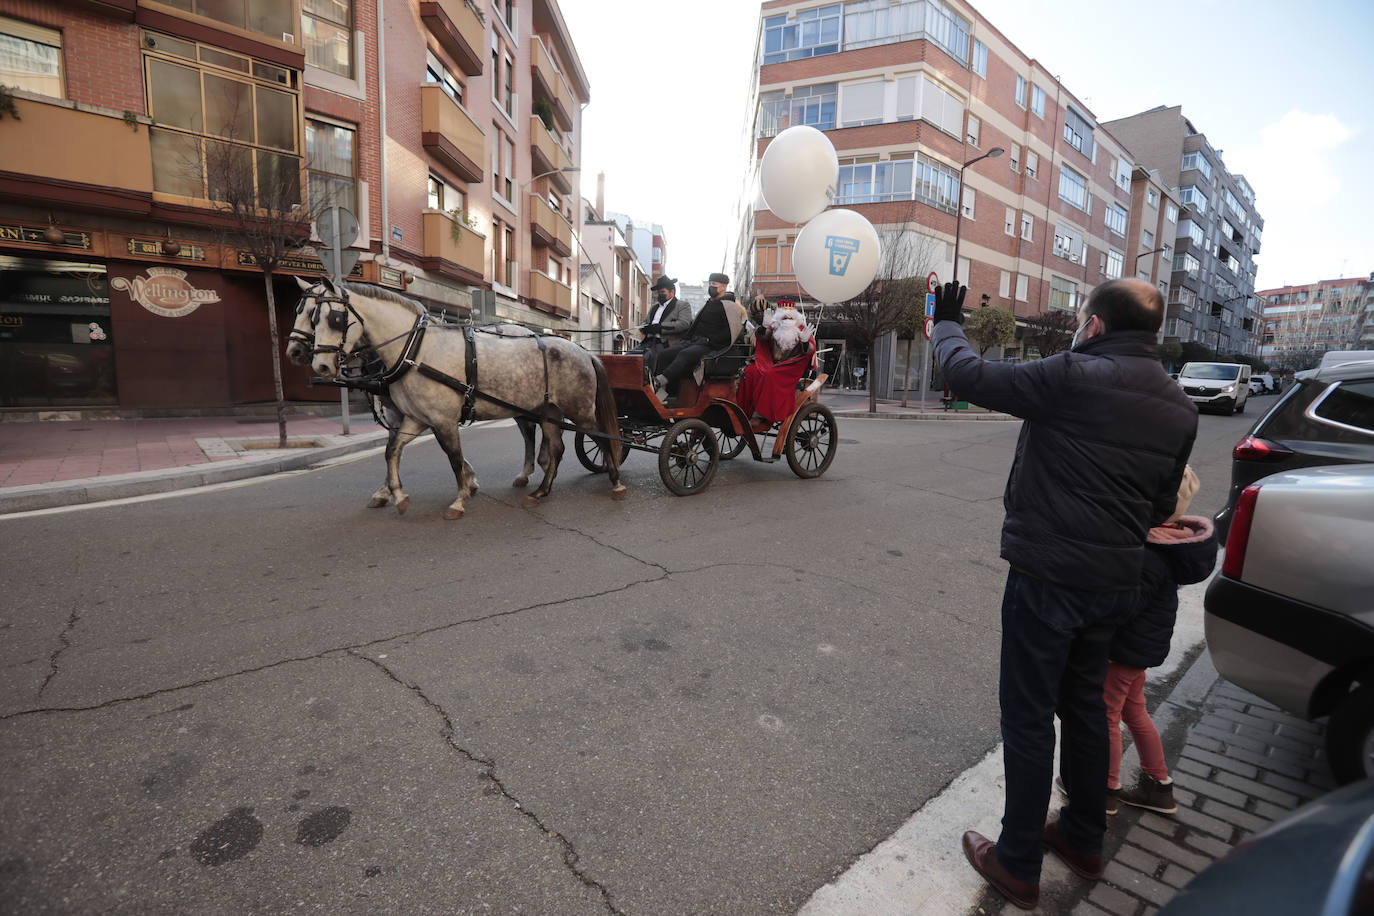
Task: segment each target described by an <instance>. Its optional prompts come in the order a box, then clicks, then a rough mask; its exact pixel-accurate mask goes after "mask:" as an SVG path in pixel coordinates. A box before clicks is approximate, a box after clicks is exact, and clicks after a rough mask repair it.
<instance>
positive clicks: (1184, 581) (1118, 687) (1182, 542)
mask: <svg viewBox="0 0 1374 916" xmlns="http://www.w3.org/2000/svg"><path fill="white" fill-rule="evenodd" d="M1197 488H1198V479H1197V475H1196V474H1194V473H1193V469H1192V468H1191V467H1189V468H1185V469H1184V471H1183V483H1182V484H1181V485H1180V486H1179V490H1178V503H1177V505H1176V506H1175V508H1174V514H1173V516H1171V517H1170V518H1169V520H1168V521H1166V522H1165V523H1164V524H1162V525H1160V526H1159V527H1157V528H1151V529H1150V533H1149V535H1148V536H1147V537H1146V539H1145V566H1144V569H1143V570H1142V571H1141V579H1140V604H1139V606H1138V608H1137V610H1136V612H1135V614H1134V616H1132V617H1131V619H1130V620H1129V621H1128V622H1126V623H1125V624H1123V625H1122V626H1121V628H1120V629H1118V630H1117V631H1116V636H1115V637H1114V638H1113V639H1112V646H1111V651H1110V654H1109V658H1110V662H1109V664H1108V665H1107V680H1106V682H1105V683H1104V684H1103V687H1102V699H1103V700H1104V701H1105V702H1106V704H1107V736H1108V741H1109V743H1110V748H1111V755H1110V757H1109V758H1108V766H1107V808H1108V812H1107V813H1109V814H1114V813H1115V808H1116V805H1115V803H1114V800H1113V799H1114V798H1115V799H1119V800H1120V801H1121V802H1123V803H1124V804H1127V805H1132V806H1134V807H1136V808H1148V809H1149V810H1151V811H1158V812H1159V813H1161V814H1173V813H1174V812H1176V811H1177V810H1178V805H1177V804H1175V802H1174V785H1173V782H1174V781H1173V780H1172V779H1171V778H1170V777H1169V768H1168V767H1167V766H1166V765H1165V763H1164V748H1163V745H1161V743H1160V740H1159V732H1158V731H1157V730H1156V729H1155V724H1154V722H1152V721H1151V720H1150V714H1149V712H1148V711H1147V710H1146V709H1145V669H1147V668H1153V667H1155V666H1157V665H1160V664H1163V662H1164V659H1165V657H1166V656H1168V654H1169V643H1170V641H1171V640H1172V639H1173V635H1174V618H1175V617H1176V616H1177V614H1178V587H1179V586H1180V585H1191V584H1193V583H1195V582H1201V581H1203V580H1204V579H1206V578H1207V577H1208V576H1209V575H1211V573H1212V568H1213V567H1214V566H1215V565H1216V559H1217V544H1216V537H1215V536H1214V532H1213V530H1212V523H1211V521H1209V520H1208V519H1206V518H1201V517H1199V516H1195V515H1189V516H1185V515H1184V514H1183V513H1184V512H1185V511H1186V510H1187V508H1188V503H1189V502H1190V501H1191V500H1192V498H1193V495H1194V494H1195V493H1196V492H1197ZM1123 719H1124V720H1125V722H1126V727H1127V728H1129V729H1130V730H1131V740H1132V741H1134V742H1135V746H1136V750H1137V751H1138V752H1139V754H1140V770H1141V773H1140V782H1139V784H1138V785H1137V786H1136V788H1134V789H1127V790H1124V791H1123V790H1122V789H1121V778H1120V770H1121V721H1122V720H1123Z"/></svg>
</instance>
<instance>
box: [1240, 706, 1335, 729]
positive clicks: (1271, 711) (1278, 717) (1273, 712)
mask: <svg viewBox="0 0 1374 916" xmlns="http://www.w3.org/2000/svg"><path fill="white" fill-rule="evenodd" d="M1245 712H1246V714H1247V715H1251V716H1254V717H1255V718H1257V719H1264V720H1266V721H1269V722H1274V723H1277V724H1279V725H1282V724H1285V723H1289V722H1302V723H1303V724H1304V725H1310V726H1312V727H1313V728H1315V729H1321V726H1320V725H1317V724H1315V723H1312V722H1307V721H1306V720H1304V719H1299V718H1298V717H1297V716H1295V715H1293V714H1292V713H1291V712H1282V711H1280V710H1277V709H1275V708H1274V707H1272V706H1255V707H1252V708H1250V709H1247V710H1246V711H1245Z"/></svg>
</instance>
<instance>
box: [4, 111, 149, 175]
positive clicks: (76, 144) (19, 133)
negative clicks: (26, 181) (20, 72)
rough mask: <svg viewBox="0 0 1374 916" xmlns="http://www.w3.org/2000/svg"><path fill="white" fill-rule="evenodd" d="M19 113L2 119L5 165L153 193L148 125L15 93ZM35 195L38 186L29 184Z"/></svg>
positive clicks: (9, 168)
mask: <svg viewBox="0 0 1374 916" xmlns="http://www.w3.org/2000/svg"><path fill="white" fill-rule="evenodd" d="M14 106H15V110H16V111H17V112H18V118H5V119H4V120H3V121H0V145H3V147H4V150H5V153H4V156H3V157H0V170H4V171H6V172H11V173H14V174H18V175H24V176H31V177H33V178H35V179H40V180H47V181H53V182H60V183H62V184H64V185H70V184H76V185H85V186H89V187H91V188H93V189H99V190H100V191H102V192H105V193H110V192H113V193H119V192H133V193H135V194H138V195H141V196H147V197H151V195H152V192H153V157H152V148H151V146H150V141H149V133H148V128H147V127H146V126H144V125H141V124H139V122H137V121H133V122H132V123H131V122H130V121H129V120H128V119H127V118H123V117H119V116H118V115H115V114H102V113H97V112H94V111H83V110H81V109H78V108H76V107H75V106H73V105H72V104H71V103H70V102H62V101H59V100H56V99H54V100H52V101H47V100H43V101H39V100H36V99H28V98H23V97H21V96H19V95H18V94H16V95H15V97H14ZM29 190H30V191H32V192H34V194H35V196H37V195H38V192H39V191H40V189H39V188H36V187H34V188H30V189H29Z"/></svg>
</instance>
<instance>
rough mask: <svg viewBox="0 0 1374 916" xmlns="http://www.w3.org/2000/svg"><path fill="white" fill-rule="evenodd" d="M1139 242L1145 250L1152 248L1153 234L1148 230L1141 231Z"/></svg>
mask: <svg viewBox="0 0 1374 916" xmlns="http://www.w3.org/2000/svg"><path fill="white" fill-rule="evenodd" d="M1140 241H1141V242H1142V243H1143V244H1144V245H1145V247H1147V248H1153V247H1154V244H1155V234H1154V233H1153V232H1151V231H1150V230H1149V229H1143V230H1141V233H1140Z"/></svg>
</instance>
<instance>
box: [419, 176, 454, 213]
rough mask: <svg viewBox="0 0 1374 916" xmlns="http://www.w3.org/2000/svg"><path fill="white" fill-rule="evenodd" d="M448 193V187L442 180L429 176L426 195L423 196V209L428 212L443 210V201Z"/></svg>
mask: <svg viewBox="0 0 1374 916" xmlns="http://www.w3.org/2000/svg"><path fill="white" fill-rule="evenodd" d="M448 191H449V187H448V185H446V184H444V180H443V179H442V178H436V177H434V176H433V175H431V176H429V189H428V194H427V195H426V196H425V207H426V208H428V209H430V210H443V209H446V208H445V207H444V201H445V199H446V197H447V194H448Z"/></svg>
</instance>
